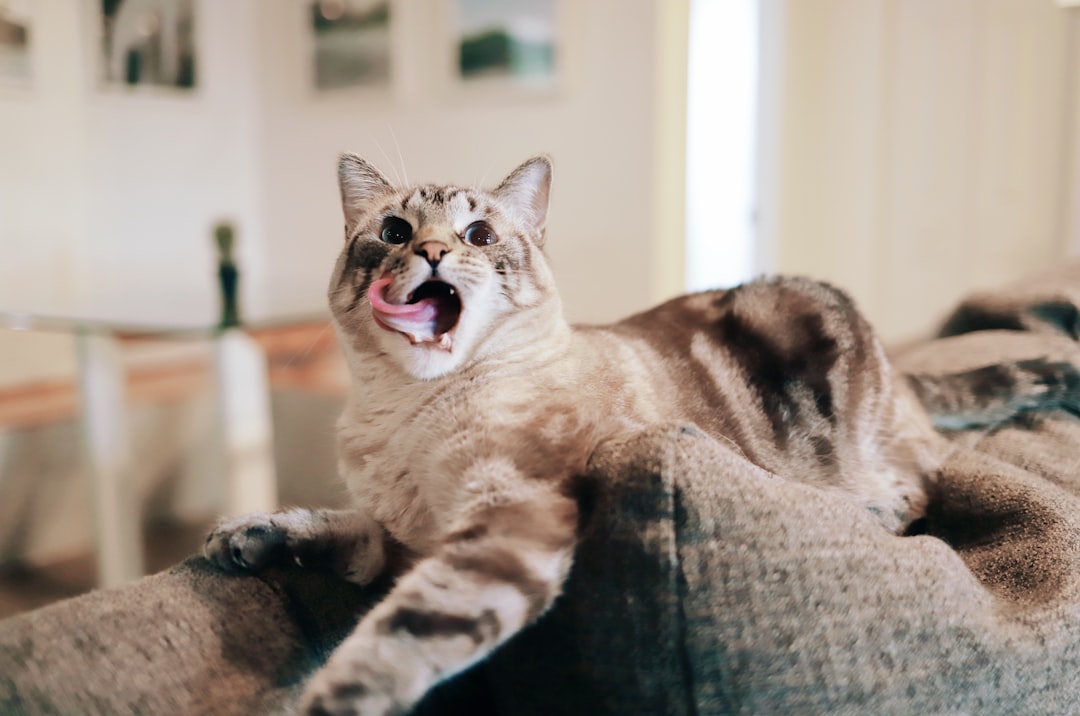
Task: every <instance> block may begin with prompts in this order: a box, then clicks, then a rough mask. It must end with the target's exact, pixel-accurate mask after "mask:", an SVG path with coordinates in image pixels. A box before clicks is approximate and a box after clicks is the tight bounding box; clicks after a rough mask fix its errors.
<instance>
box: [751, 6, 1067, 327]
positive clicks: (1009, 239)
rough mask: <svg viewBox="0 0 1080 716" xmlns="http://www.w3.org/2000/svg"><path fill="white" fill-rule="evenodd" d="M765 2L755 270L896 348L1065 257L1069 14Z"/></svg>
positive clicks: (1046, 9) (1044, 9) (1042, 9)
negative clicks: (817, 286)
mask: <svg viewBox="0 0 1080 716" xmlns="http://www.w3.org/2000/svg"><path fill="white" fill-rule="evenodd" d="M765 2H766V5H767V6H768V9H769V11H770V14H769V15H768V17H770V18H772V22H773V28H774V29H775V30H776V31H778V32H779V35H780V37H781V38H782V41H781V42H780V43H779V45H778V47H777V48H776V51H777V52H779V53H780V65H781V70H780V71H779V73H778V81H779V83H780V90H779V92H778V93H774V94H773V95H772V98H773V99H774V100H777V94H778V100H777V101H778V105H779V106H778V107H774V109H775V111H776V112H777V115H776V116H777V117H778V118H779V119H778V121H777V125H776V127H774V128H773V132H774V133H773V136H772V142H773V143H774V146H773V147H771V148H770V151H771V152H772V154H771V155H770V159H769V161H770V162H772V164H770V165H769V166H766V167H763V170H764V172H765V173H766V175H767V176H769V177H772V183H771V184H770V185H768V186H766V191H765V193H764V194H763V196H762V212H763V213H764V214H765V215H766V216H767V219H766V222H765V225H766V228H767V229H768V231H767V233H766V236H765V238H766V240H767V241H768V242H769V243H770V244H771V246H770V247H769V250H771V251H772V252H773V253H772V255H773V256H774V264H773V266H772V267H773V268H777V269H780V270H783V271H789V272H799V273H809V274H812V275H815V276H819V277H822V278H826V279H829V280H831V281H834V282H835V283H837V284H838V285H840V286H843V287H845V288H847V289H849V290H850V291H851V292H852V293H853V294H854V295H855V297H856V299H857V300H858V301H859V303H860V304H861V305H862V306H863V307H864V309H865V311H866V312H867V313H868V314H869V315H870V317H871V319H872V320H873V322H874V323H875V324H876V325H877V326H878V327H879V329H880V330H881V331H882V332H883V333H884V334H885V336H886V337H889V338H900V337H904V336H907V335H910V334H912V333H915V332H919V331H922V330H925V329H926V328H928V327H929V325H930V323H931V322H932V321H933V320H934V319H936V318H937V317H939V316H940V315H941V314H942V312H944V311H945V310H946V309H947V308H948V307H949V306H951V305H952V304H954V303H955V301H956V300H957V299H958V298H959V297H960V296H962V295H964V294H965V293H968V292H969V291H972V290H973V289H976V288H981V287H994V286H998V285H1000V284H1002V283H1003V282H1006V281H1008V280H1011V279H1014V278H1017V277H1020V276H1022V275H1024V274H1028V273H1031V272H1032V271H1036V270H1038V269H1040V268H1044V267H1046V266H1048V265H1050V264H1052V263H1054V262H1056V261H1057V260H1058V259H1059V257H1061V256H1062V255H1063V254H1064V253H1065V250H1066V249H1065V247H1066V245H1067V241H1066V235H1065V233H1066V229H1065V227H1064V216H1065V211H1066V201H1065V188H1064V187H1065V182H1064V178H1065V177H1066V176H1067V173H1068V170H1069V169H1068V167H1069V166H1070V161H1071V160H1070V157H1069V147H1070V139H1069V136H1070V132H1071V131H1072V128H1071V127H1070V124H1069V123H1070V111H1069V107H1070V103H1071V101H1072V98H1071V90H1070V87H1069V78H1070V77H1073V76H1074V75H1075V67H1074V66H1073V64H1072V63H1073V62H1074V60H1073V59H1072V58H1070V56H1069V32H1070V24H1071V23H1072V22H1073V21H1072V20H1071V18H1070V16H1069V12H1070V11H1066V10H1062V9H1060V8H1058V7H1056V6H1055V5H1054V4H1053V3H1051V2H1039V1H1032V0H950V1H949V2H940V0H814V2H812V3H811V2H802V1H801V0H765ZM770 59H771V60H775V59H776V58H775V57H774V58H770ZM766 90H767V91H768V88H766ZM1073 122H1074V123H1075V120H1073Z"/></svg>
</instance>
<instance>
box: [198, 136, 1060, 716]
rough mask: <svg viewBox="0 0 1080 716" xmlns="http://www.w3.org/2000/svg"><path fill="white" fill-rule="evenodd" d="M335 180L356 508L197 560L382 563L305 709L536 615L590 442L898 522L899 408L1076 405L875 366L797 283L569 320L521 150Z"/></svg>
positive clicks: (929, 449)
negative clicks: (478, 178)
mask: <svg viewBox="0 0 1080 716" xmlns="http://www.w3.org/2000/svg"><path fill="white" fill-rule="evenodd" d="M339 178H340V185H341V195H342V201H343V204H344V210H345V245H344V248H343V250H342V252H341V256H340V258H339V259H338V262H337V265H336V267H335V268H334V273H333V277H332V279H331V284H330V292H329V297H330V306H331V308H332V311H333V316H334V324H335V326H336V329H337V332H338V337H339V339H340V342H341V345H342V347H343V349H344V351H345V354H346V356H347V359H348V364H349V368H350V370H351V374H352V385H353V392H352V396H351V398H350V400H349V402H348V405H347V407H346V409H345V412H344V415H343V416H342V417H341V420H340V423H339V426H338V431H339V439H338V442H339V456H340V470H341V474H342V476H343V477H344V479H345V481H346V483H347V484H348V487H349V489H350V490H351V492H352V495H353V497H354V498H355V499H354V502H355V505H356V506H355V508H354V509H352V510H348V511H308V510H288V511H283V512H280V513H275V514H256V515H248V516H244V517H241V518H239V519H235V520H232V521H229V522H225V523H223V524H221V525H220V526H219V527H217V528H216V530H215V531H214V532H213V533H212V534H211V535H210V537H209V538H208V540H207V545H206V549H205V552H206V555H207V557H209V558H210V559H211V560H212V561H214V562H215V563H217V564H219V565H221V566H223V567H226V568H230V569H236V568H246V569H258V568H259V567H262V566H263V565H265V564H266V563H267V562H268V561H270V560H271V559H273V558H275V557H276V556H279V555H280V553H281V552H282V549H283V548H284V551H285V552H287V553H288V554H290V555H292V556H294V557H296V558H297V559H298V560H304V561H308V557H309V556H311V555H322V556H323V557H324V558H325V556H326V555H331V561H332V562H333V566H334V567H335V568H336V569H338V570H339V571H340V572H341V573H342V574H343V575H344V576H345V577H346V578H348V579H350V580H352V581H355V582H358V583H361V584H363V583H368V582H371V581H372V580H374V579H375V578H376V577H379V576H381V575H384V574H386V573H387V572H393V573H394V574H396V575H400V576H399V578H398V580H397V582H396V585H395V586H394V588H393V590H392V591H391V592H390V594H389V595H388V596H387V598H386V599H385V600H384V601H382V602H381V603H380V604H379V605H378V606H377V607H376V608H375V609H373V610H372V611H371V612H370V613H369V614H367V615H366V616H365V617H364V619H363V620H362V621H361V623H360V624H359V626H358V627H357V628H356V630H355V631H354V632H353V633H352V634H351V635H350V636H349V637H348V638H347V639H346V640H345V641H344V642H343V643H342V644H341V646H340V647H339V648H338V649H337V650H336V651H335V653H334V654H333V655H332V656H331V658H330V659H329V661H328V663H327V664H326V665H325V666H324V667H323V668H322V669H321V670H320V671H318V672H317V673H316V674H315V675H314V677H313V678H312V680H311V681H310V683H309V684H308V686H307V689H306V693H305V697H304V700H303V706H302V711H303V712H304V713H307V714H353V713H359V714H391V713H394V714H397V713H403V712H406V711H408V710H409V709H410V708H411V707H412V706H413V705H414V704H415V703H416V702H417V701H418V700H419V699H420V698H421V697H422V696H423V695H424V693H425V692H426V691H427V690H428V689H429V688H431V687H432V686H433V685H434V684H436V683H437V682H439V681H441V680H443V679H446V678H449V677H451V676H453V675H454V674H456V673H458V672H460V671H461V670H463V669H464V668H466V667H467V666H469V665H471V664H473V663H474V662H476V661H477V660H479V659H482V658H484V657H485V656H486V655H488V654H489V653H490V652H491V651H492V650H493V649H494V648H495V647H496V646H498V645H499V644H500V643H501V642H503V641H505V640H506V639H508V638H510V637H511V636H513V635H514V634H515V633H516V632H517V631H519V630H520V629H521V628H522V627H523V626H525V625H526V624H528V623H529V622H531V621H533V620H535V619H536V618H537V617H539V616H540V615H541V614H543V613H544V611H545V610H547V609H548V607H549V606H550V605H551V604H552V602H553V600H554V599H555V598H556V597H557V596H558V595H559V593H560V590H561V587H562V584H563V581H564V579H565V577H566V575H567V572H568V570H569V568H570V564H571V560H572V559H573V554H574V548H575V544H576V540H577V534H578V527H579V524H578V523H579V506H578V501H577V498H578V495H577V494H576V493H575V485H576V484H577V482H576V481H575V479H574V478H575V477H576V476H580V475H582V474H583V473H584V471H585V469H586V463H587V462H588V460H589V457H590V455H591V454H592V453H593V451H594V450H595V449H596V447H597V446H598V445H599V444H600V443H602V442H603V441H605V440H608V439H611V438H616V437H621V436H626V435H627V434H630V433H633V432H634V431H637V430H640V429H643V428H646V427H648V426H652V425H656V424H659V423H671V422H682V423H695V424H696V425H698V426H699V427H700V428H702V429H703V430H705V431H706V432H707V433H710V434H711V435H713V436H715V437H717V438H720V439H722V440H723V441H724V442H726V443H727V444H730V445H734V446H735V448H736V449H738V450H739V451H741V453H742V454H743V455H744V456H745V457H746V458H747V459H749V460H751V461H753V462H754V463H756V464H757V465H760V466H761V467H764V468H765V469H767V470H769V471H770V472H773V473H776V474H778V475H781V476H785V477H788V478H792V479H798V480H801V481H805V482H809V483H812V484H814V485H818V486H820V487H821V488H823V489H826V490H831V491H834V492H837V493H841V494H843V495H845V496H847V497H848V498H850V499H851V500H852V501H854V502H856V503H858V504H861V505H864V506H865V507H866V508H868V509H869V510H871V511H873V512H874V513H875V514H876V515H877V516H878V517H879V518H880V520H881V522H882V523H883V525H884V526H885V528H887V529H889V530H893V531H901V530H903V528H904V527H905V525H907V524H909V523H910V522H911V521H912V520H914V519H915V518H917V517H919V516H920V515H921V514H922V511H923V509H924V507H925V503H926V492H925V490H924V482H925V480H927V479H928V476H929V475H931V474H932V472H933V470H934V469H935V467H936V466H937V465H938V463H939V462H940V460H941V459H942V457H943V455H944V451H945V449H946V448H945V444H944V442H943V440H942V438H941V437H940V436H939V435H938V434H937V433H936V432H935V431H934V428H933V425H932V417H931V416H930V415H929V414H928V412H927V411H926V410H925V409H924V407H923V405H922V404H920V399H921V400H922V401H923V403H927V404H930V405H931V406H935V405H936V406H941V407H944V408H945V409H946V410H945V412H943V413H942V414H941V415H940V416H938V420H939V421H940V422H941V423H942V424H943V425H946V426H951V427H959V426H962V425H966V424H973V423H979V422H987V421H994V420H1000V419H1003V418H1007V417H1009V416H1011V415H1013V414H1015V413H1017V412H1019V411H1021V410H1025V409H1029V408H1034V407H1040V406H1045V405H1053V404H1056V403H1058V402H1060V401H1061V400H1062V399H1063V396H1064V395H1065V394H1066V393H1070V392H1071V394H1073V395H1075V393H1076V388H1077V380H1076V375H1075V371H1072V372H1071V373H1069V371H1070V370H1071V367H1068V366H1063V365H1061V364H1054V363H1049V362H1045V361H1028V362H1026V363H1021V364H1012V365H1007V366H991V367H988V368H986V369H980V371H972V372H970V373H966V374H960V375H954V376H944V377H934V378H932V377H911V376H898V375H896V374H895V373H894V372H893V370H892V369H891V367H890V365H889V362H888V361H887V359H886V356H885V353H884V351H883V350H882V347H881V345H880V344H879V342H878V341H877V339H876V338H875V337H874V335H873V333H872V331H871V330H870V327H869V326H868V325H867V323H866V321H865V320H864V319H863V318H862V317H861V316H860V315H859V313H858V312H857V311H856V309H855V307H854V305H853V304H852V302H851V300H850V299H848V297H847V296H846V295H844V294H843V293H841V292H840V291H838V290H836V289H834V288H831V287H829V286H827V285H825V284H822V283H817V282H814V281H811V280H808V279H800V278H774V279H766V280H759V281H755V282H752V283H748V284H746V285H743V286H740V287H737V288H733V289H730V290H726V291H715V292H707V293H700V294H696V295H690V296H685V297H683V298H678V299H675V300H673V301H669V302H668V303H665V304H663V305H661V306H659V307H657V308H655V309H653V310H651V311H647V312H645V313H641V314H639V315H636V316H633V317H631V318H628V319H626V320H624V321H622V322H620V323H617V324H614V325H611V326H606V327H571V326H570V325H568V324H567V323H566V321H565V320H564V318H563V313H562V306H561V304H560V300H559V295H558V293H557V292H556V290H555V285H554V282H553V280H552V274H551V271H550V269H549V267H548V264H547V262H546V260H545V258H544V255H543V253H542V247H543V243H544V238H545V224H546V217H547V208H548V191H549V185H550V179H551V166H550V163H549V161H548V160H547V159H546V158H544V157H536V158H533V159H530V160H528V161H527V162H525V163H524V164H522V165H521V166H520V167H518V168H517V169H516V170H514V172H512V173H511V174H510V175H509V176H508V177H507V178H506V179H505V180H504V181H503V182H502V183H501V184H500V185H499V186H498V187H497V188H495V189H494V190H491V191H483V190H478V189H470V188H459V187H454V186H432V185H426V186H420V187H410V188H395V187H393V186H392V185H391V184H390V183H389V182H388V181H387V180H386V179H385V178H384V177H383V176H382V175H381V174H380V173H379V172H378V171H377V170H376V169H375V168H374V167H372V166H371V165H370V164H368V163H367V162H365V161H364V160H362V159H360V158H358V157H356V156H353V155H349V154H346V155H344V156H342V157H341V161H340V166H339ZM980 386H982V387H987V386H992V387H993V388H994V389H993V390H990V391H989V392H987V391H983V392H982V393H979V392H978V391H975V390H973V389H974V388H978V387H980ZM913 388H914V390H913ZM715 477H716V479H717V480H722V479H724V477H723V475H716V476H715Z"/></svg>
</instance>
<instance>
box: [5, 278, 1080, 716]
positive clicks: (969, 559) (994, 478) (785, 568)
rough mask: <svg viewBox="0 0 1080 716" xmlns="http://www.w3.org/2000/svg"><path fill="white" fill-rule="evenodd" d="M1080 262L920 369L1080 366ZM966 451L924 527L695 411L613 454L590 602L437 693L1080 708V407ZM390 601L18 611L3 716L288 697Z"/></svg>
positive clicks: (535, 704) (433, 705)
mask: <svg viewBox="0 0 1080 716" xmlns="http://www.w3.org/2000/svg"><path fill="white" fill-rule="evenodd" d="M1071 271H1072V275H1070V274H1069V273H1068V272H1063V273H1061V274H1059V275H1057V276H1056V277H1054V279H1053V280H1050V279H1039V280H1036V281H1032V282H1030V283H1028V284H1026V285H1022V286H1018V287H1013V288H1010V289H1006V290H1003V291H1001V292H998V293H995V294H992V295H987V296H981V297H976V298H975V299H972V301H969V302H967V303H966V304H965V305H964V306H962V307H961V308H960V309H959V310H958V312H957V313H956V314H954V316H952V317H950V319H949V320H948V321H946V323H945V329H944V333H946V334H961V335H954V336H953V337H949V338H943V339H939V340H935V341H930V342H927V343H924V344H922V345H919V346H915V347H914V348H911V349H909V350H907V351H906V352H905V353H904V354H903V355H901V356H899V357H898V362H899V364H900V365H902V366H905V367H907V368H910V369H912V370H918V371H922V372H934V371H945V370H962V369H965V368H968V367H974V366H977V365H983V364H986V363H990V362H994V361H996V360H999V359H1002V358H1006V359H1017V358H1030V357H1037V356H1050V357H1054V358H1058V359H1065V360H1070V361H1073V362H1074V363H1076V364H1077V365H1078V366H1080V346H1078V344H1077V343H1076V336H1077V333H1076V328H1077V325H1080V322H1078V321H1076V320H1075V318H1076V315H1080V312H1078V311H1077V310H1076V306H1077V305H1080V271H1078V270H1076V269H1075V268H1074V269H1071ZM1074 295H1075V296H1076V297H1077V298H1076V300H1074V299H1073V296H1074ZM1048 305H1050V306H1051V308H1047V306H1048ZM987 316H989V317H990V318H987ZM982 328H989V329H994V330H980V329H982ZM1000 329H1007V330H1000ZM967 331H975V332H967ZM955 444H956V446H957V451H956V453H955V454H954V455H953V457H952V458H951V459H950V461H949V462H948V463H947V464H946V465H945V467H944V469H943V470H942V474H941V476H940V479H939V481H938V485H937V488H936V490H935V493H934V495H933V498H932V504H931V512H930V515H929V517H928V519H927V520H926V524H925V526H924V527H923V531H924V534H919V535H917V536H909V537H895V536H892V535H889V534H887V533H885V532H884V531H883V530H882V529H881V528H880V526H879V525H878V523H877V522H876V521H875V520H874V519H873V518H872V517H871V516H870V515H868V514H866V513H865V512H863V511H862V510H860V509H859V508H856V507H854V506H853V505H851V504H850V503H848V502H846V501H845V500H843V499H842V498H840V497H836V496H832V495H828V494H825V493H822V492H820V491H818V490H816V489H814V488H811V487H807V486H805V485H802V484H800V483H798V482H797V480H794V479H786V478H783V477H777V476H774V475H770V474H767V473H765V472H763V471H762V470H759V469H757V468H755V467H754V466H753V465H750V464H749V463H747V462H746V461H745V460H744V459H742V458H741V457H740V456H739V455H738V454H737V452H736V451H734V450H733V449H732V448H731V447H729V446H727V445H724V444H721V443H718V442H716V441H714V440H712V439H711V438H708V437H706V436H704V435H702V434H701V433H699V432H698V431H697V430H695V429H694V428H693V427H692V426H668V427H664V428H657V429H655V430H652V431H650V432H649V433H647V434H643V435H640V436H636V437H635V438H633V439H629V440H626V441H624V442H621V443H618V444H612V445H608V446H605V448H604V449H603V450H601V451H600V452H598V453H597V455H596V456H594V459H593V462H592V470H591V472H592V474H591V476H590V477H591V478H592V480H591V482H592V484H595V485H597V489H596V491H595V501H594V511H593V518H592V520H591V521H590V526H589V530H588V533H587V538H586V541H585V543H584V544H583V546H582V548H581V550H580V552H579V556H578V558H577V560H576V563H575V566H574V570H573V572H572V575H571V579H570V582H569V584H568V585H567V590H566V594H565V595H564V597H563V598H561V599H560V600H559V602H558V603H557V605H556V607H555V609H554V610H553V611H552V612H551V613H550V614H549V615H547V617H545V618H544V619H543V620H542V621H541V622H540V623H539V624H537V625H535V626H533V627H532V628H530V629H528V630H526V631H525V632H524V633H522V634H521V635H519V636H518V637H516V638H515V639H514V640H512V641H511V642H510V643H508V644H507V645H506V646H505V647H504V648H503V649H501V650H500V651H499V652H498V653H497V654H496V655H495V656H494V657H493V658H492V659H490V660H489V661H488V662H487V663H485V664H484V665H482V666H481V667H480V668H477V669H474V670H472V671H471V672H469V673H468V674H466V675H465V676H464V677H463V678H461V679H459V680H457V681H456V682H453V683H451V684H449V685H447V686H446V687H445V688H443V689H442V690H441V691H439V692H436V694H435V695H434V696H433V698H432V699H430V700H429V701H428V702H427V703H426V704H425V705H424V706H423V707H422V709H421V710H422V711H423V713H425V714H454V713H470V714H474V713H475V714H513V715H515V716H517V715H519V714H521V715H526V714H537V715H539V714H544V715H545V716H546V715H549V714H582V715H584V714H619V715H624V714H725V713H732V714H898V715H899V714H904V715H906V714H980V715H982V714H1002V715H1004V714H1070V713H1080V678H1078V677H1077V674H1078V673H1080V499H1078V493H1080V471H1078V470H1077V467H1078V462H1080V450H1078V449H1077V448H1076V447H1075V446H1076V445H1077V444H1080V420H1078V419H1077V418H1076V417H1074V416H1072V415H1069V414H1065V413H1050V414H1046V415H1042V416H1033V417H1026V418H1024V419H1022V420H1019V421H1016V422H1015V423H1013V424H1010V425H1008V426H1006V427H1002V428H1000V429H998V430H996V431H990V432H982V433H965V434H961V435H958V436H956V439H955ZM792 477H796V476H792ZM602 484H603V485H608V487H605V488H604V489H600V488H599V486H600V485H602ZM378 595H379V591H378V590H366V591H365V590H360V589H358V588H355V587H352V586H350V585H346V584H344V583H341V582H337V581H335V580H333V579H331V578H329V577H325V576H319V575H314V576H313V575H308V574H304V573H302V572H300V571H299V570H296V569H294V568H283V569H280V570H274V571H272V572H271V573H269V574H267V575H264V576H261V577H254V576H246V577H228V576H224V575H221V574H218V573H216V572H214V571H212V570H211V569H210V568H209V567H208V566H207V565H206V564H205V563H203V562H202V561H201V560H197V559H194V560H190V561H188V562H186V563H184V564H182V565H179V566H178V567H176V568H174V569H173V570H171V571H169V572H167V573H164V574H162V575H158V576H155V577H149V578H147V579H144V580H142V581H140V582H138V583H136V584H134V585H131V586H129V587H125V588H122V589H120V590H115V591H112V592H97V593H93V594H90V595H87V596H84V597H79V598H76V599H73V600H69V601H66V602H63V603H60V604H58V605H54V606H52V607H48V608H45V609H42V610H39V611H37V612H33V613H31V614H28V615H23V616H19V617H15V618H12V619H9V620H6V621H4V622H0V714H5V715H6V714H19V713H29V714H46V713H65V714H66V713H80V714H81V713H103V714H104V713H108V714H114V713H115V714H122V713H140V714H158V713H183V714H265V713H273V712H275V711H277V710H281V709H287V707H288V705H289V704H290V703H291V701H292V699H293V698H295V695H296V693H297V690H298V688H299V685H300V683H301V682H302V679H303V677H304V675H305V674H306V673H308V672H309V670H310V669H311V668H312V667H313V666H314V665H315V664H317V663H318V662H319V660H320V659H321V658H322V656H323V655H325V653H326V652H327V649H329V648H330V647H331V646H332V645H333V644H334V643H335V642H336V640H337V639H340V638H341V635H342V634H343V633H344V630H346V629H347V628H348V625H349V624H350V623H351V622H352V621H353V620H354V619H355V618H357V617H358V616H359V615H360V614H361V613H362V611H363V609H364V608H365V604H367V603H369V602H371V601H372V600H374V599H377V598H378Z"/></svg>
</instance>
